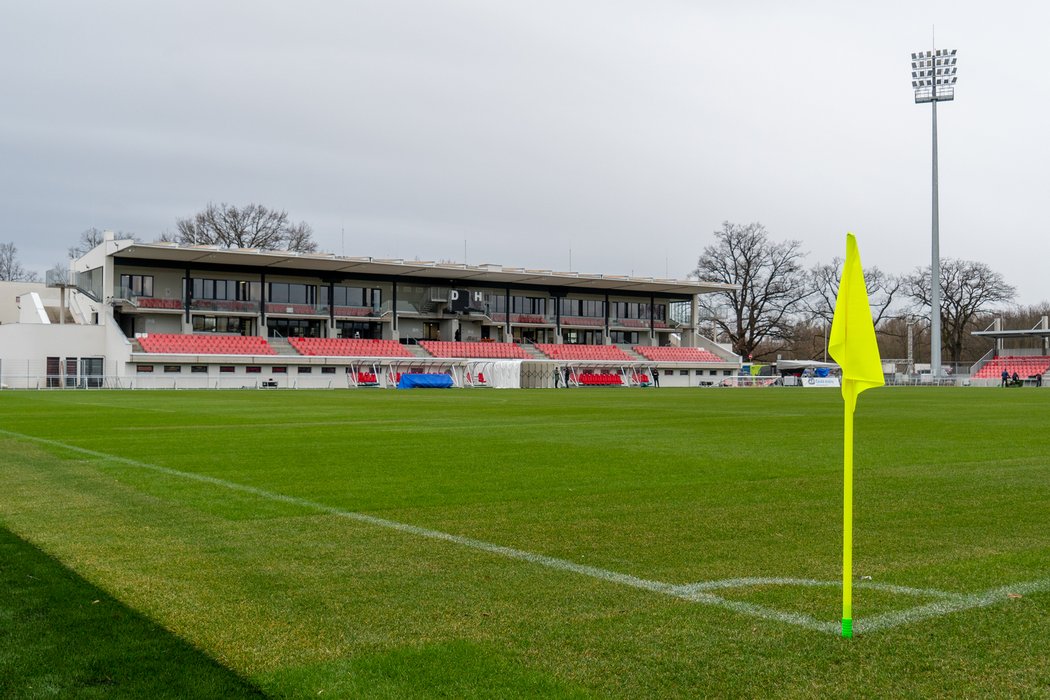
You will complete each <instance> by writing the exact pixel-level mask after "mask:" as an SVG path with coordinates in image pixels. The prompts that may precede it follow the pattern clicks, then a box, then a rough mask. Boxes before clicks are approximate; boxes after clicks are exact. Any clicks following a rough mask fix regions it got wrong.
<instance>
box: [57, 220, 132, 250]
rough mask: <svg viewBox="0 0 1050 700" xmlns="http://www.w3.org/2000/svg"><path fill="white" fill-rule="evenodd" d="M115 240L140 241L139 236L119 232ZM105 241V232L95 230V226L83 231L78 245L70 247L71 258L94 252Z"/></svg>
mask: <svg viewBox="0 0 1050 700" xmlns="http://www.w3.org/2000/svg"><path fill="white" fill-rule="evenodd" d="M115 238H117V239H120V240H127V239H129V238H130V239H131V240H133V241H137V240H139V237H138V236H137V235H135V234H134V233H128V232H126V231H118V232H117V233H116V235H115ZM104 239H105V232H103V231H102V230H101V229H97V228H95V227H94V226H92V227H91V228H89V229H87V230H85V231H81V232H80V239H79V240H78V241H77V244H76V245H73V246H70V247H69V257H71V258H79V257H81V256H82V255H84V254H85V253H87V252H88V251H89V250H92V249H93V248H95V247H96V246H97V245H99V244H100V243H102V241H103V240H104Z"/></svg>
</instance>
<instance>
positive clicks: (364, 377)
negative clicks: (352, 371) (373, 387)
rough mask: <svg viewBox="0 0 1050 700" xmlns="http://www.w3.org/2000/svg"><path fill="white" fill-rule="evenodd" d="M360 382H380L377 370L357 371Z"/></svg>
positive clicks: (358, 381)
mask: <svg viewBox="0 0 1050 700" xmlns="http://www.w3.org/2000/svg"><path fill="white" fill-rule="evenodd" d="M357 383H358V384H378V383H379V378H378V377H377V376H376V375H375V372H358V373H357Z"/></svg>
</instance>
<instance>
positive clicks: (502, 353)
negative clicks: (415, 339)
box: [419, 340, 529, 360]
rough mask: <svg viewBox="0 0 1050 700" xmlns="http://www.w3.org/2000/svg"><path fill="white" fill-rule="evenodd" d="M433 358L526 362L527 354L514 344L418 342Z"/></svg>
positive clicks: (444, 341) (445, 341) (443, 341)
mask: <svg viewBox="0 0 1050 700" xmlns="http://www.w3.org/2000/svg"><path fill="white" fill-rule="evenodd" d="M419 344H420V346H422V347H423V348H424V349H425V350H426V351H427V352H429V353H430V354H431V355H433V356H434V357H471V358H491V359H513V360H527V359H529V354H528V353H527V352H525V351H524V350H523V349H522V348H521V347H519V346H517V345H515V344H514V343H483V342H482V343H470V342H455V341H447V340H421V341H419Z"/></svg>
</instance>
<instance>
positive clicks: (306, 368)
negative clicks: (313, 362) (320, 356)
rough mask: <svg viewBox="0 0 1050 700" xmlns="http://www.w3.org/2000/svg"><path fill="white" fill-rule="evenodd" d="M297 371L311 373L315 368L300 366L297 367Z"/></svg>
mask: <svg viewBox="0 0 1050 700" xmlns="http://www.w3.org/2000/svg"><path fill="white" fill-rule="evenodd" d="M297 371H298V372H299V374H310V373H311V372H313V371H314V368H313V367H299V368H297Z"/></svg>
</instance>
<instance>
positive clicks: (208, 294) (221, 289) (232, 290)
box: [193, 277, 259, 301]
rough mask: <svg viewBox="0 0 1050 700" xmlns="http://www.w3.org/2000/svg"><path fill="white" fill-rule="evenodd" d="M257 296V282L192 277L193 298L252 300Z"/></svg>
mask: <svg viewBox="0 0 1050 700" xmlns="http://www.w3.org/2000/svg"><path fill="white" fill-rule="evenodd" d="M258 297H259V283H258V282H248V281H247V280H215V279H206V278H203V277H194V278H193V298H194V299H218V300H230V301H252V300H255V299H257V298H258Z"/></svg>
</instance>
